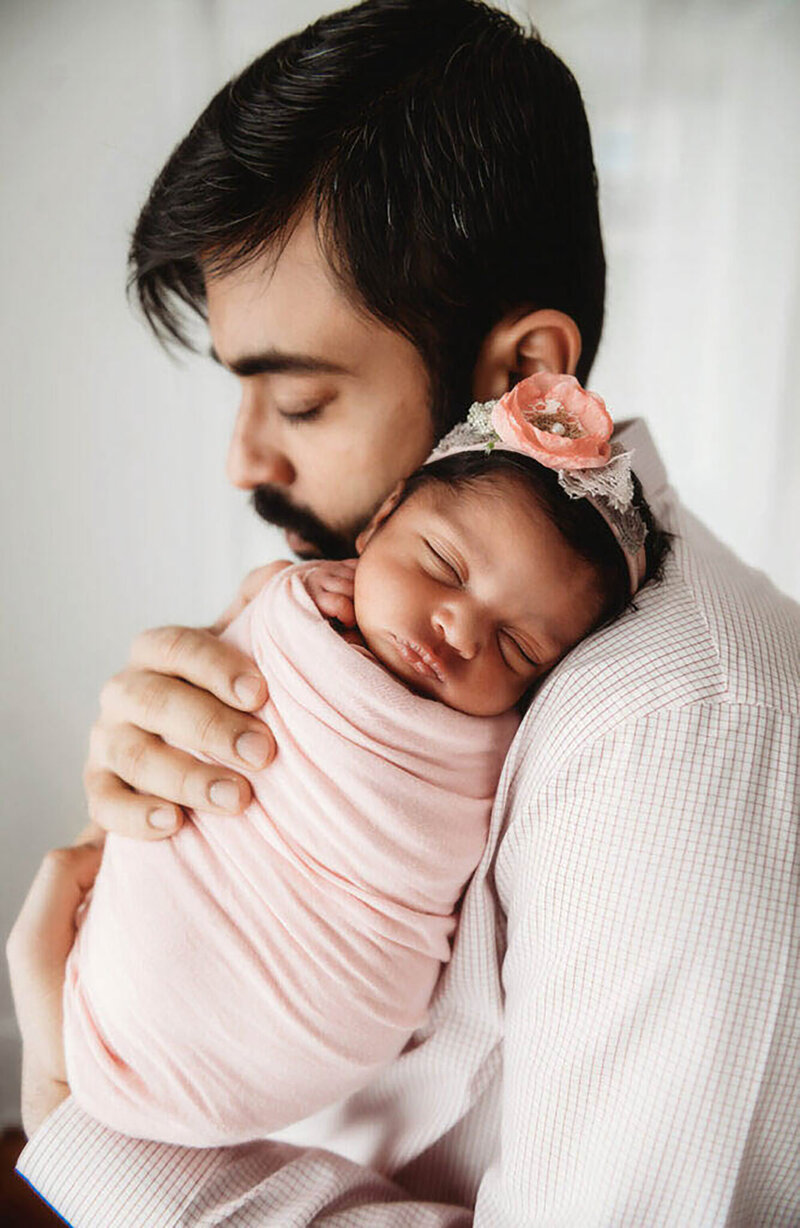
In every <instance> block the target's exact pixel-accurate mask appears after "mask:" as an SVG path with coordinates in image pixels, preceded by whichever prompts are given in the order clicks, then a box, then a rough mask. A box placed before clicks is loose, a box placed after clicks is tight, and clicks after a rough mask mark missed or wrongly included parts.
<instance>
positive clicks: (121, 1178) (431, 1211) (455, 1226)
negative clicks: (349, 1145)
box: [17, 1097, 472, 1228]
mask: <svg viewBox="0 0 800 1228" xmlns="http://www.w3.org/2000/svg"><path fill="white" fill-rule="evenodd" d="M17 1171H18V1172H19V1173H20V1175H21V1176H22V1177H23V1178H24V1179H25V1181H27V1183H28V1184H29V1185H30V1186H32V1187H33V1189H35V1190H36V1192H37V1193H38V1194H39V1196H40V1197H41V1198H43V1199H44V1200H45V1202H47V1203H48V1204H49V1205H50V1206H51V1207H53V1208H54V1210H55V1211H57V1212H58V1214H59V1215H61V1216H62V1217H63V1218H64V1219H65V1220H66V1221H67V1223H69V1224H71V1225H72V1228H141V1226H142V1224H147V1225H148V1228H178V1226H180V1228H195V1226H197V1228H199V1225H203V1228H210V1226H211V1225H221V1224H225V1225H229V1226H230V1228H233V1226H235V1228H268V1226H269V1225H274V1226H275V1228H288V1226H289V1225H291V1226H292V1228H300V1226H301V1225H306V1224H319V1225H325V1228H468V1226H469V1225H471V1224H472V1212H471V1211H469V1210H467V1209H466V1208H464V1207H452V1206H445V1205H444V1204H443V1203H428V1202H419V1201H414V1200H411V1199H409V1197H408V1194H407V1193H405V1192H404V1191H403V1190H401V1189H400V1187H399V1186H397V1185H395V1184H394V1183H393V1182H391V1181H389V1180H388V1179H387V1178H385V1177H382V1176H380V1174H378V1173H376V1172H373V1171H371V1170H370V1169H367V1168H361V1167H359V1165H357V1164H353V1163H352V1162H351V1161H350V1160H346V1159H344V1158H343V1157H342V1156H338V1155H334V1154H333V1153H332V1152H329V1151H322V1150H317V1149H302V1148H298V1147H294V1146H291V1145H290V1144H287V1143H278V1142H270V1141H265V1142H256V1143H248V1144H243V1145H240V1146H237V1147H215V1148H208V1149H203V1150H198V1149H194V1148H188V1147H174V1146H170V1145H167V1144H164V1143H152V1142H147V1141H145V1140H142V1139H132V1138H126V1137H125V1136H124V1135H121V1134H117V1133H115V1132H114V1131H113V1130H108V1129H107V1128H106V1127H105V1126H102V1125H100V1123H99V1122H96V1121H94V1120H93V1119H92V1118H91V1117H88V1116H87V1115H86V1114H85V1113H84V1112H83V1111H82V1109H80V1108H79V1107H78V1105H77V1104H76V1103H75V1101H74V1100H73V1099H72V1098H71V1097H70V1098H69V1099H67V1100H65V1101H64V1102H63V1104H61V1105H60V1106H59V1107H58V1108H57V1109H56V1110H55V1112H54V1113H52V1114H51V1115H50V1116H49V1117H48V1118H47V1120H46V1121H45V1122H43V1124H42V1125H41V1127H40V1128H39V1130H38V1131H37V1132H36V1134H35V1135H34V1136H33V1138H32V1139H31V1140H30V1142H29V1143H28V1145H27V1146H26V1148H25V1150H24V1151H23V1153H22V1155H21V1156H20V1158H19V1162H18V1165H17Z"/></svg>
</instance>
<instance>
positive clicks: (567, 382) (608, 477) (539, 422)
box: [425, 372, 647, 596]
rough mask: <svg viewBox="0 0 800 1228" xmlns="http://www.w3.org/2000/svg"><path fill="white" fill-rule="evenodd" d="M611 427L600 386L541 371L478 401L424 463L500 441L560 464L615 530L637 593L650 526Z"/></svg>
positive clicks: (563, 476)
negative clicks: (589, 388)
mask: <svg viewBox="0 0 800 1228" xmlns="http://www.w3.org/2000/svg"><path fill="white" fill-rule="evenodd" d="M613 429H614V423H613V422H612V420H611V417H610V415H609V413H608V411H607V409H606V407H605V404H604V402H603V400H602V398H601V397H599V396H597V394H596V393H594V392H587V391H586V390H585V389H583V388H582V387H581V385H580V384H579V383H578V381H577V380H576V379H575V378H574V376H572V375H551V374H549V373H547V372H541V373H540V374H538V375H530V376H528V378H527V379H524V380H521V381H520V383H518V384H516V385H515V386H514V387H513V388H512V389H511V391H510V392H507V393H506V394H505V396H503V397H501V398H500V399H499V401H486V402H480V401H476V402H475V404H474V405H473V406H472V407H471V408H470V410H469V413H468V414H467V417H466V419H465V421H464V422H459V423H457V424H456V426H454V427H453V429H452V430H451V431H449V432H448V434H447V435H445V437H444V438H443V439H442V440H440V441H439V443H438V444H437V445H436V447H435V448H434V450H433V451H432V452H431V454H430V456H429V457H428V459H427V461H426V462H425V463H426V464H428V465H429V464H431V463H432V462H433V461H435V460H439V459H440V458H441V457H443V456H449V455H450V453H452V452H477V451H484V452H491V451H493V450H494V449H495V448H497V449H500V450H502V451H504V452H519V453H521V454H522V455H523V456H530V457H532V458H533V459H534V460H536V461H538V462H539V464H540V465H544V466H545V467H546V468H547V469H554V470H555V471H556V472H557V473H558V484H559V486H561V488H562V490H564V491H565V492H566V494H567V495H569V497H570V499H585V500H586V501H587V503H589V504H590V505H591V506H592V507H593V508H594V509H595V511H596V512H598V514H599V515H600V516H602V518H603V520H604V521H605V522H606V524H607V525H608V527H609V529H610V530H611V532H612V533H613V534H614V537H615V538H616V541H617V543H618V545H619V547H620V549H621V550H622V553H623V555H624V557H625V562H626V563H627V566H628V575H629V577H630V591H631V596H633V594H634V593H635V592H637V590H638V589H639V587H640V586H641V584H642V581H643V579H644V575H645V570H646V557H645V549H644V541H645V538H646V536H647V527H646V525H645V523H644V520H643V519H642V515H641V513H640V511H639V509H638V508H637V507H636V506H635V504H634V502H633V480H632V476H631V457H632V453H631V452H626V450H625V448H624V447H623V446H622V444H620V443H614V442H612V441H611V433H612V431H613Z"/></svg>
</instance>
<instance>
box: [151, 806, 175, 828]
mask: <svg viewBox="0 0 800 1228" xmlns="http://www.w3.org/2000/svg"><path fill="white" fill-rule="evenodd" d="M147 822H148V823H149V824H150V826H151V827H155V828H156V830H157V831H168V830H169V829H170V827H175V811H174V810H167V809H166V808H165V807H162V808H161V809H160V810H151V811H150V813H149V814H148V816H147Z"/></svg>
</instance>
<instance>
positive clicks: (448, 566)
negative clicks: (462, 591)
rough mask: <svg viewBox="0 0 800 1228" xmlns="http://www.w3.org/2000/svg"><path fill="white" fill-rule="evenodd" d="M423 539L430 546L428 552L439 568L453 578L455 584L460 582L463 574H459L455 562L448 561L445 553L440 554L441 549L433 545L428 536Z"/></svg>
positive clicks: (449, 578)
mask: <svg viewBox="0 0 800 1228" xmlns="http://www.w3.org/2000/svg"><path fill="white" fill-rule="evenodd" d="M423 540H424V541H425V545H426V546H427V548H428V553H429V554H431V555H432V556H433V558H434V561H435V562H436V565H437V567H438V569H439V570H440V571H441V572H443V573H444V574H445V575H446V576H447V578H448V580H452V581H453V582H454V583H455V584H460V583H461V576H460V575H459V574H458V572H457V571H456V569H455V567H454V566H453V564H452V563H448V561H447V559H446V558H445V557H444V555H442V554H440V553H439V551H438V550H436V549H435V548H434V547H433V546H432V545H431V543H430V542H429V541H428V540H427V538H426V539H423Z"/></svg>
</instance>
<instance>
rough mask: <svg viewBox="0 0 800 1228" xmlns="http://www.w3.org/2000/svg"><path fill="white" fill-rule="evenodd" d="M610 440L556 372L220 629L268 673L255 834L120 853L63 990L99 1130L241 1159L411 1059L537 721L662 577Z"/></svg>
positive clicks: (512, 399)
mask: <svg viewBox="0 0 800 1228" xmlns="http://www.w3.org/2000/svg"><path fill="white" fill-rule="evenodd" d="M611 431H612V424H611V420H610V418H609V417H608V414H607V413H606V411H605V408H604V407H603V404H602V401H600V399H599V398H598V397H596V396H594V394H591V393H586V392H584V391H583V390H582V389H581V388H580V386H579V385H578V384H577V383H576V381H575V380H573V379H571V378H570V377H566V376H557V377H556V376H545V375H541V376H533V377H531V378H530V379H528V380H525V381H523V382H522V383H521V384H519V385H517V387H516V388H515V389H513V390H512V392H511V393H509V394H507V395H506V397H504V398H502V399H501V400H500V401H498V402H496V403H489V404H488V405H477V406H473V408H472V410H471V411H470V414H469V417H468V419H467V420H466V421H465V422H464V423H461V424H459V426H458V427H456V428H455V430H454V431H452V432H451V433H450V435H448V436H447V437H446V439H445V440H444V441H443V443H442V444H441V445H440V446H439V447H438V448H437V449H436V451H435V452H434V453H433V454H432V457H431V458H430V459H429V461H428V463H426V465H424V466H423V467H422V468H421V469H420V470H418V471H417V472H416V473H415V474H413V475H412V476H411V477H410V478H409V479H408V481H407V482H406V483H405V484H403V485H402V486H400V487H398V488H397V489H396V490H395V491H394V492H393V493H392V495H390V496H389V498H388V499H387V500H386V502H385V503H384V504H383V506H382V507H381V508H380V509H379V510H378V512H377V513H376V515H375V516H374V518H373V520H372V522H371V523H370V525H369V526H368V527H367V528H366V529H365V530H364V532H363V533H362V534H361V535H360V537H359V538H358V541H357V544H356V545H357V551H358V558H357V560H355V561H351V562H347V563H326V562H316V561H315V562H311V563H303V564H300V565H297V566H289V567H286V568H285V569H284V570H282V571H281V572H280V573H279V574H278V575H277V576H275V577H274V578H273V579H272V580H271V581H269V583H268V584H267V585H266V586H265V587H264V588H263V590H262V591H261V593H260V594H259V595H258V596H257V597H256V598H255V600H253V601H252V602H251V603H250V605H248V606H247V607H246V609H245V610H244V611H243V613H242V614H241V615H240V616H239V617H238V619H236V621H235V622H234V623H233V624H232V625H231V626H230V628H229V629H228V630H227V631H226V632H225V636H226V638H229V639H230V640H231V642H233V643H235V644H236V645H237V646H238V647H240V648H242V649H243V650H244V651H246V652H247V653H249V654H250V655H251V656H252V657H253V659H254V660H255V662H256V664H257V665H258V668H259V669H260V670H261V672H262V673H263V675H264V677H265V678H266V680H267V683H268V686H269V702H268V703H267V705H266V706H265V707H264V708H263V709H262V711H261V713H260V715H261V716H262V717H263V719H264V720H265V721H266V722H267V723H268V725H269V727H270V729H271V730H272V732H273V734H274V737H275V741H276V744H277V748H278V753H277V755H276V757H275V759H274V761H273V762H272V763H271V764H270V765H269V766H268V767H267V768H265V769H264V770H263V771H260V772H256V773H254V774H253V775H252V776H251V778H250V779H251V783H252V787H253V802H252V803H251V805H250V806H249V808H248V810H247V812H246V814H245V816H244V817H243V818H242V819H241V820H237V821H236V822H232V821H231V820H230V819H225V818H220V817H219V816H217V815H214V814H210V813H205V812H203V811H197V812H194V813H193V814H192V816H191V817H192V818H193V820H194V821H193V822H189V823H186V824H184V825H183V826H182V827H181V829H180V831H179V832H178V833H177V835H176V836H175V837H174V838H173V839H172V840H169V841H160V842H157V843H146V842H143V841H142V842H139V841H127V840H125V839H124V838H123V837H115V836H113V835H111V836H109V837H108V839H107V841H106V845H105V851H104V854H103V861H102V865H101V868H100V872H99V874H98V876H97V879H96V882H95V885H94V889H93V892H92V895H91V899H90V902H89V905H88V907H87V909H86V911H85V912H84V914H83V916H82V919H81V921H80V924H79V930H78V935H77V938H76V942H75V945H74V947H73V949H72V952H71V955H70V958H69V961H68V965H67V975H66V983H65V990H64V1040H65V1050H66V1063H67V1075H68V1080H69V1084H70V1087H71V1089H72V1092H73V1095H74V1096H75V1098H76V1100H77V1101H78V1103H79V1104H80V1105H81V1106H82V1107H83V1108H84V1109H85V1110H86V1111H87V1112H88V1113H90V1114H91V1115H92V1116H93V1117H95V1118H97V1119H98V1120H99V1121H101V1122H103V1123H105V1124H106V1125H108V1126H110V1127H112V1128H114V1129H116V1130H119V1131H121V1132H123V1133H127V1134H130V1135H134V1136H137V1137H142V1138H150V1139H157V1140H160V1141H164V1142H170V1143H180V1144H185V1145H188V1146H196V1147H206V1146H216V1145H221V1144H230V1143H238V1142H243V1141H247V1140H250V1139H254V1138H259V1137H263V1136H265V1135H267V1134H270V1133H272V1132H273V1131H275V1130H277V1129H279V1128H281V1127H283V1126H285V1125H287V1124H289V1123H291V1122H294V1121H297V1120H300V1119H302V1118H304V1117H306V1116H308V1115H309V1114H311V1113H313V1112H315V1111H317V1110H318V1109H320V1108H322V1107H323V1106H325V1105H327V1104H330V1103H332V1102H334V1101H336V1100H338V1099H340V1098H341V1097H343V1096H345V1095H347V1094H348V1093H350V1092H353V1091H355V1090H356V1089H358V1088H359V1087H362V1086H364V1085H365V1084H366V1083H367V1082H369V1081H370V1080H371V1079H373V1078H374V1077H375V1075H376V1074H377V1072H378V1071H379V1070H380V1069H381V1068H382V1067H384V1066H385V1065H386V1064H387V1063H388V1062H390V1061H391V1060H392V1059H393V1058H394V1057H395V1056H396V1055H397V1054H398V1053H399V1052H400V1051H401V1050H402V1049H403V1047H404V1046H405V1045H406V1043H407V1042H408V1040H409V1038H410V1037H411V1035H412V1033H413V1032H414V1030H415V1029H416V1028H417V1027H418V1026H419V1025H420V1024H421V1023H422V1022H423V1020H424V1018H425V1015H426V1011H427V1008H428V1004H429V1002H430V999H431V995H432V993H433V990H434V987H435V984H436V981H437V978H438V976H439V973H440V970H441V968H442V965H443V964H445V963H446V962H447V960H448V959H449V956H450V943H451V939H452V937H453V933H454V929H455V924H456V911H457V907H458V903H459V899H460V897H461V895H462V892H463V890H464V887H465V885H466V883H467V881H468V879H469V877H470V875H471V874H472V872H473V870H474V869H475V867H476V865H477V864H478V862H479V860H480V857H481V853H482V850H483V848H484V844H485V841H486V836H487V832H488V825H489V817H490V812H491V807H492V800H493V796H494V793H495V790H496V787H497V783H498V779H499V774H500V770H501V767H502V763H503V760H504V757H505V755H506V752H507V750H508V748H509V745H510V743H511V740H512V738H513V736H514V733H515V731H516V729H517V725H518V722H519V712H520V709H521V704H522V703H524V701H525V699H526V697H527V696H528V695H529V694H530V692H531V689H532V688H533V687H534V686H535V685H536V683H537V682H538V681H539V680H540V679H541V678H542V677H543V676H544V675H545V673H546V672H547V671H548V670H550V669H551V668H552V667H553V666H554V665H555V664H556V662H557V661H558V660H559V659H560V658H561V657H562V656H563V655H564V654H565V653H566V652H567V651H568V650H569V649H570V648H571V647H572V646H573V645H575V644H577V643H578V642H579V641H580V640H581V639H583V638H584V637H585V636H587V635H588V634H590V633H591V632H592V631H593V630H594V629H595V628H597V627H599V626H601V625H604V624H605V623H607V622H608V621H610V620H611V619H613V618H615V617H617V616H618V615H619V614H620V613H621V612H622V611H623V610H624V609H625V608H626V607H627V606H629V604H630V600H631V597H632V595H633V594H634V593H635V592H636V590H637V589H638V588H639V587H640V586H641V585H642V584H643V583H644V582H645V581H646V580H647V579H648V578H650V576H652V575H653V574H654V573H655V572H656V571H657V569H658V565H659V560H660V555H661V554H662V553H663V549H664V545H663V538H662V536H661V535H660V533H659V532H658V530H657V529H656V528H655V526H653V524H652V519H651V517H650V515H649V511H648V509H647V507H646V505H645V504H644V503H643V501H642V499H641V496H640V491H639V490H638V484H636V483H635V479H633V477H632V474H631V472H630V459H629V456H628V455H627V454H626V453H623V452H621V451H620V450H619V449H618V448H616V446H615V445H614V444H612V443H611V442H610V435H611ZM332 615H336V618H332V617H331V616H332ZM347 624H351V626H350V627H349V628H348V626H347Z"/></svg>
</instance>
